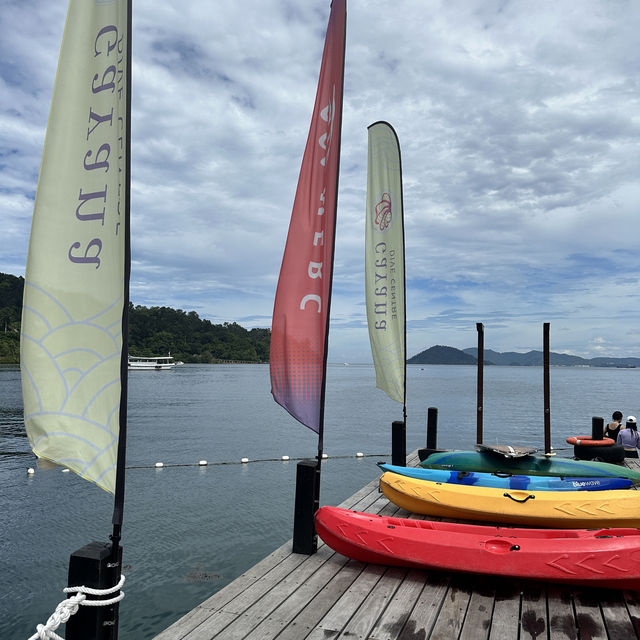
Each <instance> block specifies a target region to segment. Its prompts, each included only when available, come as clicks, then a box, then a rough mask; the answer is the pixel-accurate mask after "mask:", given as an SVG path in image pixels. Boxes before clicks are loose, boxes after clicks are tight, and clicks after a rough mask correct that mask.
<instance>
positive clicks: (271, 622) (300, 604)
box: [243, 554, 355, 640]
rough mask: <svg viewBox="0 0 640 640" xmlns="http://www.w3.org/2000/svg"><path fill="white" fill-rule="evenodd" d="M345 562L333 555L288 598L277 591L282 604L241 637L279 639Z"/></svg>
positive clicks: (263, 639)
mask: <svg viewBox="0 0 640 640" xmlns="http://www.w3.org/2000/svg"><path fill="white" fill-rule="evenodd" d="M347 561H348V560H347V558H345V557H344V556H341V555H339V554H333V556H332V557H331V558H329V560H327V562H325V563H324V564H323V565H322V566H321V567H320V568H319V569H318V570H317V571H316V572H315V573H314V574H313V575H312V576H311V577H310V578H309V579H307V580H303V581H302V583H300V584H298V586H297V587H296V588H295V590H294V591H292V592H291V593H290V594H289V595H288V596H287V594H286V591H284V592H283V590H282V589H279V591H278V596H279V597H280V598H282V602H281V603H280V604H279V605H278V606H277V607H276V608H275V609H273V611H272V612H271V613H269V614H268V616H267V617H266V618H265V619H264V620H262V622H260V624H258V625H257V626H256V627H255V628H254V629H253V631H251V632H250V633H248V634H247V635H246V636H243V637H246V638H247V640H266V639H267V638H275V637H279V634H280V632H281V631H282V630H283V629H284V628H285V627H286V626H287V625H288V624H289V623H291V622H292V621H293V620H294V619H295V618H296V616H297V615H298V614H299V613H300V611H302V610H303V609H304V608H305V606H306V604H307V603H308V602H309V601H311V600H313V599H314V598H315V596H316V594H317V593H319V592H320V591H321V590H322V589H324V587H326V585H327V584H328V583H329V582H331V581H332V580H333V578H334V577H335V576H336V574H338V573H339V572H340V570H341V569H342V567H343V566H344V565H345V564H346V563H347ZM354 579H355V578H354ZM296 582H297V581H296ZM247 615H254V614H253V612H252V611H247Z"/></svg>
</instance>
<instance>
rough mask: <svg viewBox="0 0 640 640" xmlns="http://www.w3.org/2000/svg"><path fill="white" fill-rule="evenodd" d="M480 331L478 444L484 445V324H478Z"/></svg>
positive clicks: (477, 405) (477, 401) (477, 407)
mask: <svg viewBox="0 0 640 640" xmlns="http://www.w3.org/2000/svg"><path fill="white" fill-rule="evenodd" d="M476 329H477V331H478V392H477V400H476V409H477V410H476V413H477V420H476V442H477V443H478V444H482V409H483V389H484V325H483V324H482V322H477V323H476Z"/></svg>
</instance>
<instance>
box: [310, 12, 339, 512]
mask: <svg viewBox="0 0 640 640" xmlns="http://www.w3.org/2000/svg"><path fill="white" fill-rule="evenodd" d="M332 4H333V2H332ZM346 33H347V9H346V2H345V16H344V31H343V37H342V72H341V74H340V95H341V96H342V95H344V59H345V53H346V46H347V38H346ZM342 104H343V100H342V99H341V100H340V114H339V116H340V117H339V120H338V122H339V123H340V126H339V127H338V160H337V162H336V183H335V184H336V187H335V189H336V197H335V200H334V208H333V237H332V238H331V246H332V247H333V249H332V251H331V268H330V269H329V296H328V299H327V320H326V327H325V334H324V354H323V362H322V383H321V388H320V420H319V425H318V454H317V464H316V483H315V485H314V496H313V507H314V509H313V510H314V513H315V512H316V511H317V510H318V507H319V506H320V477H321V470H322V454H323V453H324V405H325V397H326V390H327V358H328V353H329V325H330V317H331V291H332V288H333V265H334V262H335V244H336V221H337V218H338V185H339V178H340V149H341V145H342Z"/></svg>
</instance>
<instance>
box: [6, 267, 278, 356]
mask: <svg viewBox="0 0 640 640" xmlns="http://www.w3.org/2000/svg"><path fill="white" fill-rule="evenodd" d="M23 288H24V278H17V277H16V276H12V275H8V274H5V273H0V363H3V364H11V363H16V364H17V363H18V362H19V361H20V318H21V313H22V291H23ZM270 339H271V330H270V329H250V330H248V329H245V328H244V327H241V326H240V325H239V324H236V323H235V322H232V323H227V322H225V323H224V324H212V323H211V322H209V320H203V319H201V318H200V317H199V316H198V314H197V313H196V312H195V311H189V312H186V311H182V310H181V309H177V310H176V309H171V308H169V307H151V308H148V307H142V306H134V305H133V304H130V305H129V353H130V354H131V355H133V356H157V355H166V354H167V353H169V352H171V355H172V356H173V357H174V358H175V359H176V360H182V361H183V362H200V363H214V362H221V361H229V360H235V361H238V360H240V361H243V362H268V361H269V343H270Z"/></svg>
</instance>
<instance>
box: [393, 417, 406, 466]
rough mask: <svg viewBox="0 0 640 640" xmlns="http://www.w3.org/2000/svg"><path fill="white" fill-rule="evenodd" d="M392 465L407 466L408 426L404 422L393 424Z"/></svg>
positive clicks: (395, 421)
mask: <svg viewBox="0 0 640 640" xmlns="http://www.w3.org/2000/svg"><path fill="white" fill-rule="evenodd" d="M391 464H394V465H397V466H398V467H406V466H407V425H406V424H405V423H404V421H402V420H394V421H393V422H392V423H391Z"/></svg>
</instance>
